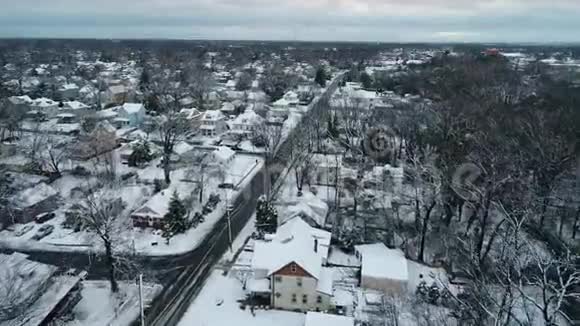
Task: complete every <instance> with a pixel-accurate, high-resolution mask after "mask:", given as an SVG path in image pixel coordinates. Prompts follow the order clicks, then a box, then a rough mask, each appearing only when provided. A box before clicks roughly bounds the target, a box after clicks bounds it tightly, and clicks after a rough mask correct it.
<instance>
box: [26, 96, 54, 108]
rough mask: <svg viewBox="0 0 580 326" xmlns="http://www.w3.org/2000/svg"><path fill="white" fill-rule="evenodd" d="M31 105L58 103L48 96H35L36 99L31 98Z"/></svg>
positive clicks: (39, 105) (52, 104) (42, 105)
mask: <svg viewBox="0 0 580 326" xmlns="http://www.w3.org/2000/svg"><path fill="white" fill-rule="evenodd" d="M32 105H33V106H37V107H41V108H43V107H50V106H56V105H58V102H55V101H53V100H51V99H49V98H46V97H41V98H37V99H35V100H33V101H32Z"/></svg>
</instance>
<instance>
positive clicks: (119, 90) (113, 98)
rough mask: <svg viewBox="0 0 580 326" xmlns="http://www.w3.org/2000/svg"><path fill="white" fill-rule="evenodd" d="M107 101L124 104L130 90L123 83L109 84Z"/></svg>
mask: <svg viewBox="0 0 580 326" xmlns="http://www.w3.org/2000/svg"><path fill="white" fill-rule="evenodd" d="M105 98H106V102H107V103H114V104H119V105H121V104H123V103H125V101H126V100H127V98H128V90H127V88H126V87H125V86H123V85H115V86H109V88H107V90H106V92H105Z"/></svg>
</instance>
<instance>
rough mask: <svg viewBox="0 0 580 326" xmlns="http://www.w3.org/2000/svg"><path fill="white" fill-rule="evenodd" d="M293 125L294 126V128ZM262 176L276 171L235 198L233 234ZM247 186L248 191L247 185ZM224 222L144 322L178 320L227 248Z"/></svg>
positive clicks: (153, 325)
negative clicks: (249, 193) (245, 199)
mask: <svg viewBox="0 0 580 326" xmlns="http://www.w3.org/2000/svg"><path fill="white" fill-rule="evenodd" d="M343 76H344V73H342V74H341V75H339V76H338V77H337V78H335V79H334V80H333V81H332V83H330V84H329V86H328V87H327V89H326V92H325V93H324V94H322V95H321V96H320V98H319V99H318V100H320V99H324V100H327V99H328V97H329V96H330V95H329V94H331V93H332V92H334V90H336V87H337V85H338V83H339V82H340V81H341V80H342V77H343ZM297 129H298V128H295V129H294V131H295V130H297ZM288 139H291V137H288V138H287V140H288ZM288 146H291V145H290V144H289V142H288V141H285V142H284V143H283V144H282V145H281V146H280V150H279V151H278V152H277V153H276V157H275V161H278V162H286V163H288V161H287V160H288V157H287V156H286V155H285V154H286V153H288V152H289V150H286V147H288ZM290 164H291V162H290ZM260 172H263V171H260ZM265 177H267V178H270V184H275V182H276V181H277V180H278V179H279V178H280V175H276V176H272V178H271V176H266V175H265V173H258V174H257V175H256V177H255V178H254V180H252V182H251V184H252V185H251V186H252V188H251V191H252V194H253V195H254V197H253V198H252V199H251V202H239V203H236V205H235V207H239V210H238V211H237V212H236V214H234V215H233V217H232V219H231V220H232V235H233V237H235V236H236V235H238V233H239V232H240V231H241V230H242V229H243V227H244V226H245V224H246V222H247V221H248V219H249V217H250V216H251V215H252V214H253V211H254V207H255V204H256V201H257V198H258V197H259V194H262V193H264V190H265V189H263V185H264V179H263V178H265ZM257 189H258V190H259V191H257ZM247 190H248V191H249V189H247ZM240 197H243V196H240ZM225 222H226V220H223V221H222V223H221V225H218V226H216V228H215V229H214V232H212V235H211V236H209V237H208V238H207V239H206V241H205V242H204V244H203V245H202V246H200V247H199V248H197V249H196V250H195V252H196V255H195V256H192V257H189V265H188V266H187V267H185V268H184V269H183V271H182V272H181V273H180V274H179V275H177V277H176V278H175V279H174V281H172V282H171V283H170V285H168V286H166V287H165V289H164V290H163V292H162V293H161V294H160V295H159V296H158V297H157V298H156V299H155V301H154V303H153V305H152V306H151V307H150V308H149V309H148V310H147V311H146V313H145V316H146V318H145V324H146V325H150V326H172V325H177V324H178V323H179V320H180V319H181V317H182V316H183V314H185V312H186V311H187V309H188V308H189V306H190V305H191V303H192V302H193V300H194V299H195V297H196V296H197V294H198V293H199V291H200V290H201V287H202V286H203V283H204V281H205V280H206V279H207V277H208V274H209V271H211V270H212V268H213V266H214V265H215V264H216V263H217V262H218V260H219V259H220V258H221V256H222V255H223V254H224V253H225V251H226V250H227V249H228V243H229V242H228V231H227V224H226V223H225ZM135 325H138V323H137V322H135Z"/></svg>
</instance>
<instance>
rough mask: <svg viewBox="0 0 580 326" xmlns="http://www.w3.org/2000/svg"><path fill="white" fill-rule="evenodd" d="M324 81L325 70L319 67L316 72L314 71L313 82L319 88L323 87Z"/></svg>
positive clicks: (325, 77)
mask: <svg viewBox="0 0 580 326" xmlns="http://www.w3.org/2000/svg"><path fill="white" fill-rule="evenodd" d="M326 79H327V76H326V70H324V67H319V68H318V70H316V77H315V78H314V81H315V82H316V83H317V84H318V85H320V87H325V86H326Z"/></svg>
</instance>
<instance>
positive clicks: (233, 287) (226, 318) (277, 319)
mask: <svg viewBox="0 0 580 326" xmlns="http://www.w3.org/2000/svg"><path fill="white" fill-rule="evenodd" d="M244 297H245V293H244V291H243V290H242V285H241V284H240V281H238V280H237V279H235V278H232V277H228V276H223V275H222V272H221V271H219V270H214V271H213V272H212V273H211V275H210V277H209V278H208V280H207V282H206V284H205V286H204V288H203V289H202V290H201V292H200V294H199V296H198V297H197V298H196V300H195V301H194V302H193V304H192V305H191V306H190V307H189V309H188V310H187V312H186V313H185V315H184V316H183V318H182V319H181V321H180V323H179V324H178V326H190V325H203V326H225V325H232V323H233V322H235V325H236V326H272V325H276V326H303V325H304V318H305V315H304V314H303V313H296V312H288V311H278V310H255V316H253V315H252V313H251V312H250V309H249V308H246V309H245V310H242V309H240V304H239V302H237V300H240V299H244Z"/></svg>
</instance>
